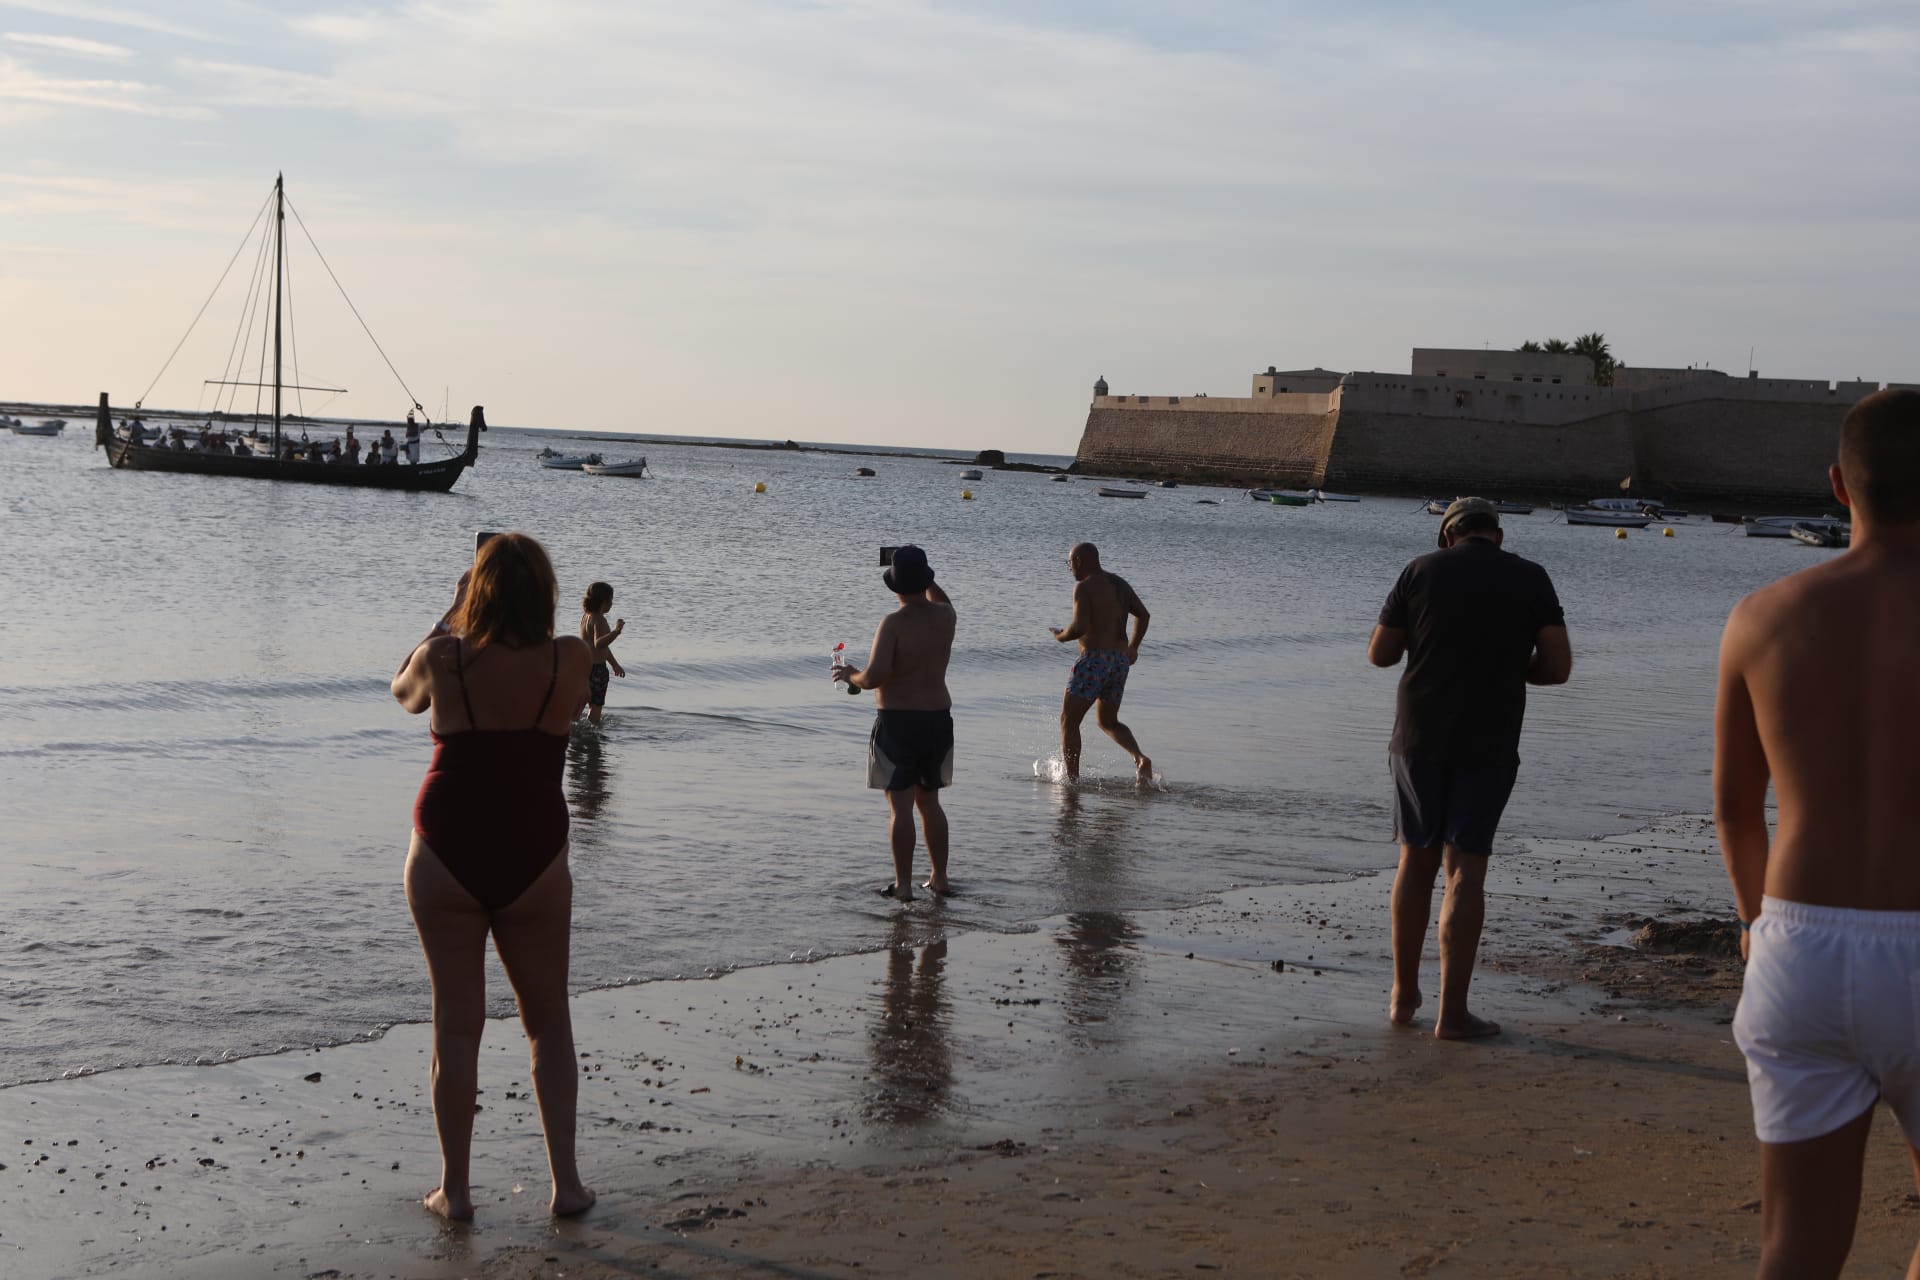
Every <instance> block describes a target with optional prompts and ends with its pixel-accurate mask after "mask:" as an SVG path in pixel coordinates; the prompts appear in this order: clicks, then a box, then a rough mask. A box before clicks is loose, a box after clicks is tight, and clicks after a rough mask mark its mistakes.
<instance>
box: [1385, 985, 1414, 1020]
mask: <svg viewBox="0 0 1920 1280" xmlns="http://www.w3.org/2000/svg"><path fill="white" fill-rule="evenodd" d="M1421 1003H1422V1001H1421V998H1420V993H1419V992H1418V991H1410V992H1407V993H1406V994H1404V995H1403V994H1401V991H1400V989H1399V988H1398V987H1395V988H1394V991H1393V995H1392V997H1391V998H1390V999H1389V1000H1388V1001H1387V1020H1388V1021H1390V1022H1392V1023H1393V1025H1394V1026H1396V1027H1404V1026H1407V1025H1409V1024H1410V1023H1411V1022H1412V1021H1413V1014H1414V1011H1415V1010H1416V1009H1418V1008H1419V1007H1420V1005H1421Z"/></svg>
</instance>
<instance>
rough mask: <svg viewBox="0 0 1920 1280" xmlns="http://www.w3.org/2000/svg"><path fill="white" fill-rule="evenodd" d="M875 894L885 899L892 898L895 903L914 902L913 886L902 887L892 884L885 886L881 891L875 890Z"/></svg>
mask: <svg viewBox="0 0 1920 1280" xmlns="http://www.w3.org/2000/svg"><path fill="white" fill-rule="evenodd" d="M874 892H875V893H878V894H879V895H880V896H881V897H883V898H892V899H893V900H894V901H895V902H912V901H913V886H912V885H905V886H902V885H897V884H890V885H885V886H883V887H881V888H879V889H876V890H874Z"/></svg>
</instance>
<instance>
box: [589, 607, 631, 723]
mask: <svg viewBox="0 0 1920 1280" xmlns="http://www.w3.org/2000/svg"><path fill="white" fill-rule="evenodd" d="M611 608H613V588H612V587H610V586H608V585H607V584H606V583H604V582H595V583H592V584H590V585H589V586H588V587H587V594H586V596H585V597H584V598H583V599H582V600H581V601H580V638H581V639H582V640H585V641H586V642H587V648H589V649H591V650H593V667H592V669H591V670H590V671H589V672H588V675H587V723H589V724H599V723H600V711H601V709H602V708H603V707H605V706H606V704H607V673H608V671H609V670H611V671H612V673H613V674H614V675H616V676H619V677H620V678H621V679H622V680H624V679H626V677H627V673H626V670H625V669H624V668H622V667H621V665H620V660H619V659H618V658H615V657H614V656H613V650H612V648H611V647H610V646H611V645H612V644H613V642H614V641H615V640H618V639H619V638H620V633H621V632H623V631H625V630H626V629H627V620H626V619H625V618H620V619H618V620H617V621H615V622H614V623H613V624H612V625H611V626H609V625H608V623H607V610H609V609H611Z"/></svg>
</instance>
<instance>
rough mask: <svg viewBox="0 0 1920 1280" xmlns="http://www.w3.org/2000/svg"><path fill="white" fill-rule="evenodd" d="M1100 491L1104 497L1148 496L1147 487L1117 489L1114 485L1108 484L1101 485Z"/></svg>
mask: <svg viewBox="0 0 1920 1280" xmlns="http://www.w3.org/2000/svg"><path fill="white" fill-rule="evenodd" d="M1098 492H1099V494H1100V496H1101V497H1103V498H1144V497H1146V496H1147V491H1146V490H1145V489H1116V488H1115V487H1113V486H1112V485H1107V484H1103V485H1101V486H1100V488H1099V490H1098Z"/></svg>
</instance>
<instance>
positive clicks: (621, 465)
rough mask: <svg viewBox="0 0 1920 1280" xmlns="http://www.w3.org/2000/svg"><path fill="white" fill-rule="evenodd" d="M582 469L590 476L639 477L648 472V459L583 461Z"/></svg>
mask: <svg viewBox="0 0 1920 1280" xmlns="http://www.w3.org/2000/svg"><path fill="white" fill-rule="evenodd" d="M596 457H597V455H596ZM580 469H581V470H582V471H584V472H586V473H587V474H588V475H590V476H632V477H634V478H635V479H638V478H640V477H642V476H644V475H646V474H647V460H646V459H645V458H633V459H630V460H629V461H626V462H600V461H594V462H583V463H581V464H580Z"/></svg>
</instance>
